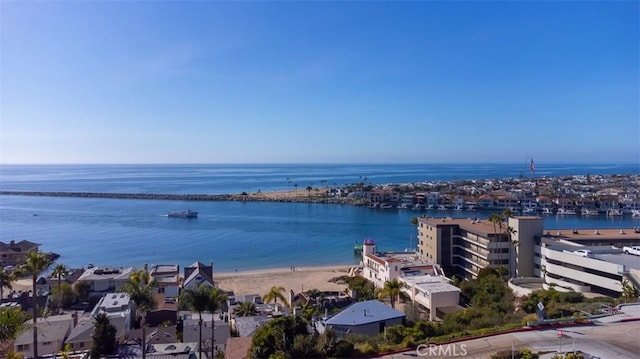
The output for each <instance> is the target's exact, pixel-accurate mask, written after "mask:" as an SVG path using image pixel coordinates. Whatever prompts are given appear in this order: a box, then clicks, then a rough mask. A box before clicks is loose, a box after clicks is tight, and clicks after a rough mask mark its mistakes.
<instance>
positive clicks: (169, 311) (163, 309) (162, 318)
mask: <svg viewBox="0 0 640 359" xmlns="http://www.w3.org/2000/svg"><path fill="white" fill-rule="evenodd" d="M153 297H154V299H155V300H156V304H157V307H156V309H154V310H151V311H149V312H147V317H146V320H147V325H149V326H150V327H155V326H158V325H161V324H163V323H171V324H176V321H177V319H178V303H177V301H176V298H173V297H167V296H165V295H164V294H154V295H153Z"/></svg>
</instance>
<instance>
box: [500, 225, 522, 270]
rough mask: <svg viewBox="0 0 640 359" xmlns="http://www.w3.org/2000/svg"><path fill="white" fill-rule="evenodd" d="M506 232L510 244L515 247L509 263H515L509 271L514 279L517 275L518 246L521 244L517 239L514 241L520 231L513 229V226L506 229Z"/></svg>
mask: <svg viewBox="0 0 640 359" xmlns="http://www.w3.org/2000/svg"><path fill="white" fill-rule="evenodd" d="M504 232H505V233H506V235H507V238H508V239H509V243H511V245H512V246H513V256H511V257H510V258H509V262H510V263H511V262H513V265H512V266H511V267H512V268H510V269H509V271H510V272H511V273H509V274H510V276H511V277H512V278H515V274H516V257H517V255H516V249H517V248H518V245H519V244H520V243H519V242H518V240H517V239H513V235H514V234H516V233H517V232H518V231H516V230H515V229H513V227H511V226H507V227H506V228H505V230H504Z"/></svg>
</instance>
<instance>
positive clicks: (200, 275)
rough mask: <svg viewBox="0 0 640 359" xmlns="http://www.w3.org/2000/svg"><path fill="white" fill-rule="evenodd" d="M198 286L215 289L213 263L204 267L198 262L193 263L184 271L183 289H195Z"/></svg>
mask: <svg viewBox="0 0 640 359" xmlns="http://www.w3.org/2000/svg"><path fill="white" fill-rule="evenodd" d="M198 285H206V286H209V287H215V282H214V281H213V261H211V264H210V265H208V266H206V265H204V264H202V263H200V262H195V263H193V264H192V265H190V266H188V267H185V269H184V282H183V283H182V287H183V288H195V287H197V286H198Z"/></svg>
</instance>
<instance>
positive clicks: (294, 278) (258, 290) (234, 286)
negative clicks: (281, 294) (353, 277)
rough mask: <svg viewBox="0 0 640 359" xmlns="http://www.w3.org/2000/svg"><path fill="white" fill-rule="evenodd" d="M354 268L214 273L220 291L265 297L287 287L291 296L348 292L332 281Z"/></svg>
mask: <svg viewBox="0 0 640 359" xmlns="http://www.w3.org/2000/svg"><path fill="white" fill-rule="evenodd" d="M349 268H350V266H344V265H343V266H323V267H296V269H295V271H292V270H291V268H277V269H264V270H252V271H242V272H231V273H214V280H215V281H216V282H217V285H218V287H219V288H221V289H223V290H227V291H233V292H234V293H235V294H259V295H264V294H266V293H267V292H269V290H270V289H271V287H273V286H276V287H283V288H284V289H285V290H286V291H287V293H288V292H289V290H293V291H294V292H295V293H298V292H301V291H306V290H309V289H313V288H315V289H318V290H321V291H344V290H345V289H346V288H347V286H346V285H345V284H336V283H332V282H329V280H330V279H331V278H335V277H340V276H343V275H348V274H349Z"/></svg>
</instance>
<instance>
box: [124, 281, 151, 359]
mask: <svg viewBox="0 0 640 359" xmlns="http://www.w3.org/2000/svg"><path fill="white" fill-rule="evenodd" d="M155 286H156V282H155V281H153V280H151V278H150V277H149V273H147V271H145V270H140V271H136V272H133V273H131V275H130V276H129V278H128V279H127V280H126V282H124V283H123V284H122V288H121V290H122V291H123V292H125V293H127V294H128V295H129V299H130V300H131V301H132V302H134V303H135V304H136V317H138V318H139V320H140V328H141V329H142V343H141V344H142V358H143V359H144V358H146V351H147V348H146V343H145V339H146V334H145V327H146V325H147V323H146V321H145V319H146V317H147V313H148V312H149V311H150V310H154V309H155V308H156V306H157V303H156V300H155V298H154V297H153V287H155Z"/></svg>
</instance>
